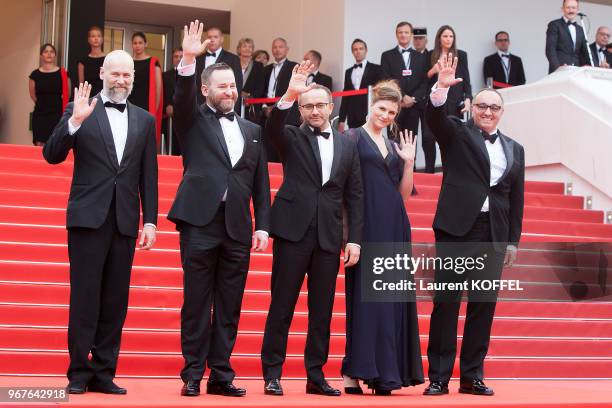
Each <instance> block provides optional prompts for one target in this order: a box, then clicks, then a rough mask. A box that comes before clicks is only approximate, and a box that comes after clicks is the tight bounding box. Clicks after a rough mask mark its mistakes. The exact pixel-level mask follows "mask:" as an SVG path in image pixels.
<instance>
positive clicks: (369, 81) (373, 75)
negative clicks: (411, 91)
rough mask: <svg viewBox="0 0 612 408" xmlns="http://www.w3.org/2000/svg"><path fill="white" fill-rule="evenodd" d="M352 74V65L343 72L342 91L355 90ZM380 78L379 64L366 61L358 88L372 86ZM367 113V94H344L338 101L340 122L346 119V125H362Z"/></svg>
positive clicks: (354, 126) (352, 126) (353, 126)
mask: <svg viewBox="0 0 612 408" xmlns="http://www.w3.org/2000/svg"><path fill="white" fill-rule="evenodd" d="M352 74H353V67H351V68H349V69H347V70H346V71H345V72H344V88H343V90H344V91H354V90H356V89H355V87H354V86H353V81H351V75H352ZM380 78H381V70H380V65H378V64H373V63H371V62H368V63H367V64H366V66H365V68H364V69H363V76H362V77H361V84H359V87H360V89H364V88H367V87H368V86H371V85H372V86H373V85H374V84H376V83H377V82H378V81H380ZM367 115H368V95H356V96H344V97H342V101H341V102H340V113H339V116H340V122H344V121H345V120H347V121H348V125H349V127H351V128H356V127H359V126H361V125H363V124H364V123H365V122H366V116H367Z"/></svg>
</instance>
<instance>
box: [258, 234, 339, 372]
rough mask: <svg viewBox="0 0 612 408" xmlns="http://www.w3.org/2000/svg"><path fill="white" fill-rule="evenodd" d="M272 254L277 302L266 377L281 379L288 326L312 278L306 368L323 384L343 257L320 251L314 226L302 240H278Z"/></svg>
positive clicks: (267, 340) (265, 350)
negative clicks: (300, 296)
mask: <svg viewBox="0 0 612 408" xmlns="http://www.w3.org/2000/svg"><path fill="white" fill-rule="evenodd" d="M273 251H274V260H273V263H272V301H271V303H270V310H269V312H268V318H267V319H266V329H265V333H264V338H263V345H262V349H261V362H262V368H263V375H264V379H265V380H270V379H274V378H281V376H282V367H283V363H284V362H285V357H286V353H287V337H288V334H289V327H290V326H291V320H292V319H293V312H294V310H295V304H296V302H297V300H298V297H299V294H300V288H301V286H302V283H303V281H304V277H305V275H306V274H308V283H307V285H308V334H307V337H306V348H305V350H304V364H305V366H306V375H307V377H308V379H309V380H312V381H315V382H320V381H321V380H323V379H324V375H323V365H324V364H325V363H326V362H327V356H328V354H329V336H330V324H331V317H332V309H333V306H334V296H335V291H336V277H337V276H338V267H339V266H340V253H339V252H334V253H332V252H326V251H323V250H321V248H320V247H319V242H318V238H317V228H316V227H315V226H311V227H310V228H309V229H308V231H307V232H306V234H305V236H304V238H302V240H301V241H298V242H290V241H287V240H284V239H281V238H276V239H275V240H274V249H273Z"/></svg>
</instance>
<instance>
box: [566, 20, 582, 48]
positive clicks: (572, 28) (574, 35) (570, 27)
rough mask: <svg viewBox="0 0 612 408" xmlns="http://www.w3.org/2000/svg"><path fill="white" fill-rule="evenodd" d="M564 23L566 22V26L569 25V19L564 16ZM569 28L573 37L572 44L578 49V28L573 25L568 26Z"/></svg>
mask: <svg viewBox="0 0 612 408" xmlns="http://www.w3.org/2000/svg"><path fill="white" fill-rule="evenodd" d="M563 21H565V24H567V22H568V21H569V19H567V18H566V17H565V16H563ZM576 24H578V23H576ZM567 28H568V29H569V32H570V35H571V36H572V43H574V48H576V26H575V25H573V24H572V25H569V26H567Z"/></svg>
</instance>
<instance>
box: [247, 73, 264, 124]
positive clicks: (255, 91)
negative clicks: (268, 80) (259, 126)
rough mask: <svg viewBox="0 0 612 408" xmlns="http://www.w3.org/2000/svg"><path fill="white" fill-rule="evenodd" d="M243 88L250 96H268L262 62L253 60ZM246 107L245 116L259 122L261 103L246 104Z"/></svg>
mask: <svg viewBox="0 0 612 408" xmlns="http://www.w3.org/2000/svg"><path fill="white" fill-rule="evenodd" d="M242 90H243V91H244V92H247V93H248V94H249V97H250V98H263V97H265V96H266V93H265V90H264V66H263V64H262V63H261V62H259V61H253V67H252V68H251V72H250V73H249V76H248V77H247V79H246V81H244V86H243V88H242ZM245 109H247V112H246V116H245V117H246V118H247V119H249V120H251V121H253V122H255V123H259V121H260V117H261V104H256V105H250V106H246V107H245Z"/></svg>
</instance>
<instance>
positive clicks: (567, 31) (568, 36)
mask: <svg viewBox="0 0 612 408" xmlns="http://www.w3.org/2000/svg"><path fill="white" fill-rule="evenodd" d="M559 24H561V31H563V32H564V33H565V35H566V39H567V40H568V41H569V45H570V47H572V49H574V48H575V47H574V42H573V41H572V34H571V33H570V29H569V26H568V25H567V23H566V22H565V20H563V18H561V20H560V22H559ZM576 43H578V27H576Z"/></svg>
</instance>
